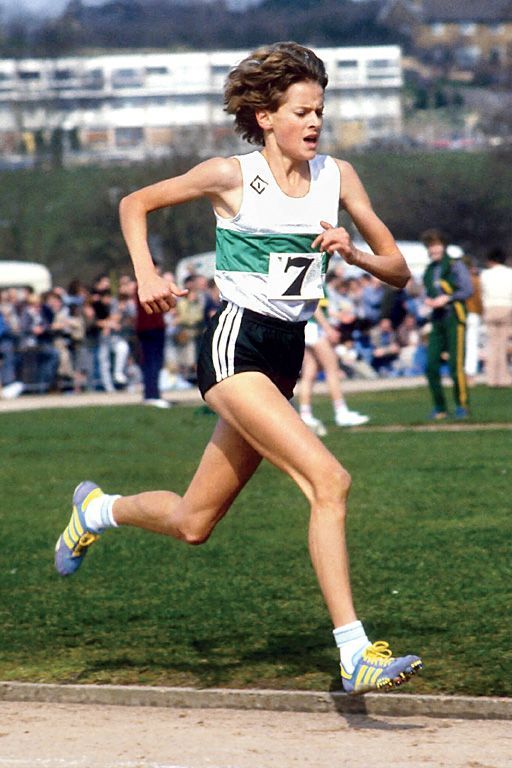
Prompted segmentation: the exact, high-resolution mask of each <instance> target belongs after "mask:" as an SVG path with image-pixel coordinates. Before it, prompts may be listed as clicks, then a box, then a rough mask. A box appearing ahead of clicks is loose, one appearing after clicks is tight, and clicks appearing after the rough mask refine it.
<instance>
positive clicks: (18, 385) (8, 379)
mask: <svg viewBox="0 0 512 768" xmlns="http://www.w3.org/2000/svg"><path fill="white" fill-rule="evenodd" d="M14 298H15V297H14V296H13V294H12V292H11V291H9V290H5V291H2V292H1V293H0V395H1V397H3V398H4V399H5V400H13V399H14V398H16V397H19V395H21V393H22V392H23V383H22V382H21V381H20V380H19V378H18V340H19V323H18V317H17V314H16V308H15V301H14Z"/></svg>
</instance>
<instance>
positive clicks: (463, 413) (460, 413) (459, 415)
mask: <svg viewBox="0 0 512 768" xmlns="http://www.w3.org/2000/svg"><path fill="white" fill-rule="evenodd" d="M468 416H469V411H468V409H467V408H464V406H463V405H458V406H457V407H456V409H455V418H456V419H467V417H468Z"/></svg>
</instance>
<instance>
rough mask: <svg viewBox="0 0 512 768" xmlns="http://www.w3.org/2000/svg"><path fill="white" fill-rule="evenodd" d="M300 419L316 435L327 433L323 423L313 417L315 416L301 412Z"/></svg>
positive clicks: (321, 435)
mask: <svg viewBox="0 0 512 768" xmlns="http://www.w3.org/2000/svg"><path fill="white" fill-rule="evenodd" d="M300 417H301V419H302V421H303V422H304V424H305V425H306V426H307V427H309V428H310V430H311V431H312V432H314V433H315V435H316V436H317V437H325V436H326V434H327V430H326V428H325V426H324V424H323V423H322V422H321V421H320V419H317V418H315V416H313V415H310V414H309V413H304V414H301V416H300Z"/></svg>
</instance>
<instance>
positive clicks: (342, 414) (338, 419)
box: [334, 408, 370, 427]
mask: <svg viewBox="0 0 512 768" xmlns="http://www.w3.org/2000/svg"><path fill="white" fill-rule="evenodd" d="M369 420H370V417H369V416H365V415H364V414H362V413H358V412H357V411H351V410H349V409H348V408H346V409H344V410H343V411H337V412H336V415H335V417H334V421H335V423H336V426H337V427H360V426H361V425H362V424H366V422H367V421H369Z"/></svg>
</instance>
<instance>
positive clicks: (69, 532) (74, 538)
mask: <svg viewBox="0 0 512 768" xmlns="http://www.w3.org/2000/svg"><path fill="white" fill-rule="evenodd" d="M98 496H103V491H102V490H101V488H99V487H98V486H97V485H96V483H92V482H91V481H90V480H84V482H83V483H80V485H77V487H76V488H75V492H74V493H73V512H72V514H71V519H70V521H69V523H68V526H67V528H66V529H65V530H64V533H63V534H62V536H59V540H58V541H57V544H56V546H55V568H56V569H57V572H58V573H60V575H61V576H71V575H72V574H73V573H75V571H77V570H78V568H80V566H81V565H82V560H83V559H84V557H85V555H86V554H87V550H88V549H89V547H90V546H91V544H94V542H95V541H97V540H98V539H99V534H98V533H96V532H95V531H90V530H89V529H88V528H87V526H86V524H85V514H84V513H85V510H86V508H87V505H88V504H89V502H90V501H92V499H97V498H98Z"/></svg>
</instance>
